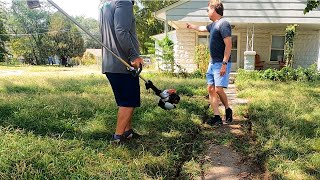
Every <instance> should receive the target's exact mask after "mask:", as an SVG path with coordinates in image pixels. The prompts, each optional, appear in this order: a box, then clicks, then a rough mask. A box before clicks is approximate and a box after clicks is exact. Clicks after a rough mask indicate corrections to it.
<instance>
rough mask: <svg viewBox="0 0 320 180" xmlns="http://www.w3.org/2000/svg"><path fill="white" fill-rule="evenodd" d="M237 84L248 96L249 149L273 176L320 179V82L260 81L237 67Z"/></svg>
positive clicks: (252, 74)
mask: <svg viewBox="0 0 320 180" xmlns="http://www.w3.org/2000/svg"><path fill="white" fill-rule="evenodd" d="M236 84H237V87H238V89H239V90H240V92H239V94H238V95H239V96H240V97H243V98H247V99H250V104H249V105H248V106H247V107H246V109H247V110H248V114H249V120H250V121H251V122H252V123H253V131H254V134H255V145H254V146H253V147H252V148H251V153H254V154H255V157H256V160H257V161H258V162H260V163H261V164H262V165H263V166H265V168H266V170H267V171H268V172H269V173H270V174H271V177H272V179H320V109H319V107H320V82H319V81H314V82H293V81H287V82H279V81H278V82H277V81H269V80H264V81H263V80H259V74H258V73H257V72H252V73H247V72H243V71H240V73H239V74H238V75H237V78H236Z"/></svg>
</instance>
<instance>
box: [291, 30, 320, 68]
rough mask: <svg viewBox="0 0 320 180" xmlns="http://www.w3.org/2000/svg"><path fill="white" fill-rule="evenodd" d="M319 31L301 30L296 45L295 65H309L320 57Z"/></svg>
mask: <svg viewBox="0 0 320 180" xmlns="http://www.w3.org/2000/svg"><path fill="white" fill-rule="evenodd" d="M319 38H320V37H319V31H301V30H300V31H299V32H298V34H297V38H296V40H295V47H294V51H295V54H294V67H299V66H301V67H309V66H310V65H312V64H315V63H317V62H318V59H319V57H318V56H319V43H320V42H319Z"/></svg>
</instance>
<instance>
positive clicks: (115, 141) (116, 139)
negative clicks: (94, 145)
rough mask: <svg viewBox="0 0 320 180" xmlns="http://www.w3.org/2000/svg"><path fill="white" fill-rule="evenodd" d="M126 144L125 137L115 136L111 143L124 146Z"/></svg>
mask: <svg viewBox="0 0 320 180" xmlns="http://www.w3.org/2000/svg"><path fill="white" fill-rule="evenodd" d="M124 142H125V138H124V137H123V135H117V134H113V135H112V139H111V141H110V143H111V144H122V143H124Z"/></svg>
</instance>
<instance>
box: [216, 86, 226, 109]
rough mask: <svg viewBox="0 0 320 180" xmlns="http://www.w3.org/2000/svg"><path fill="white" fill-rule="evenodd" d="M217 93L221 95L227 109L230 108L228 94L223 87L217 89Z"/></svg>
mask: <svg viewBox="0 0 320 180" xmlns="http://www.w3.org/2000/svg"><path fill="white" fill-rule="evenodd" d="M215 92H216V93H217V94H218V95H219V97H220V100H221V102H222V104H223V105H224V107H225V109H228V108H229V103H228V98H227V95H226V93H225V92H224V90H223V87H216V88H215Z"/></svg>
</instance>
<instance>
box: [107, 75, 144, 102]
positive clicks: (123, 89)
mask: <svg viewBox="0 0 320 180" xmlns="http://www.w3.org/2000/svg"><path fill="white" fill-rule="evenodd" d="M106 76H107V78H108V80H109V82H110V84H111V87H112V90H113V94H114V97H115V100H116V102H117V105H118V106H120V107H140V104H141V103H140V84H139V77H133V76H132V75H131V74H119V73H106Z"/></svg>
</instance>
